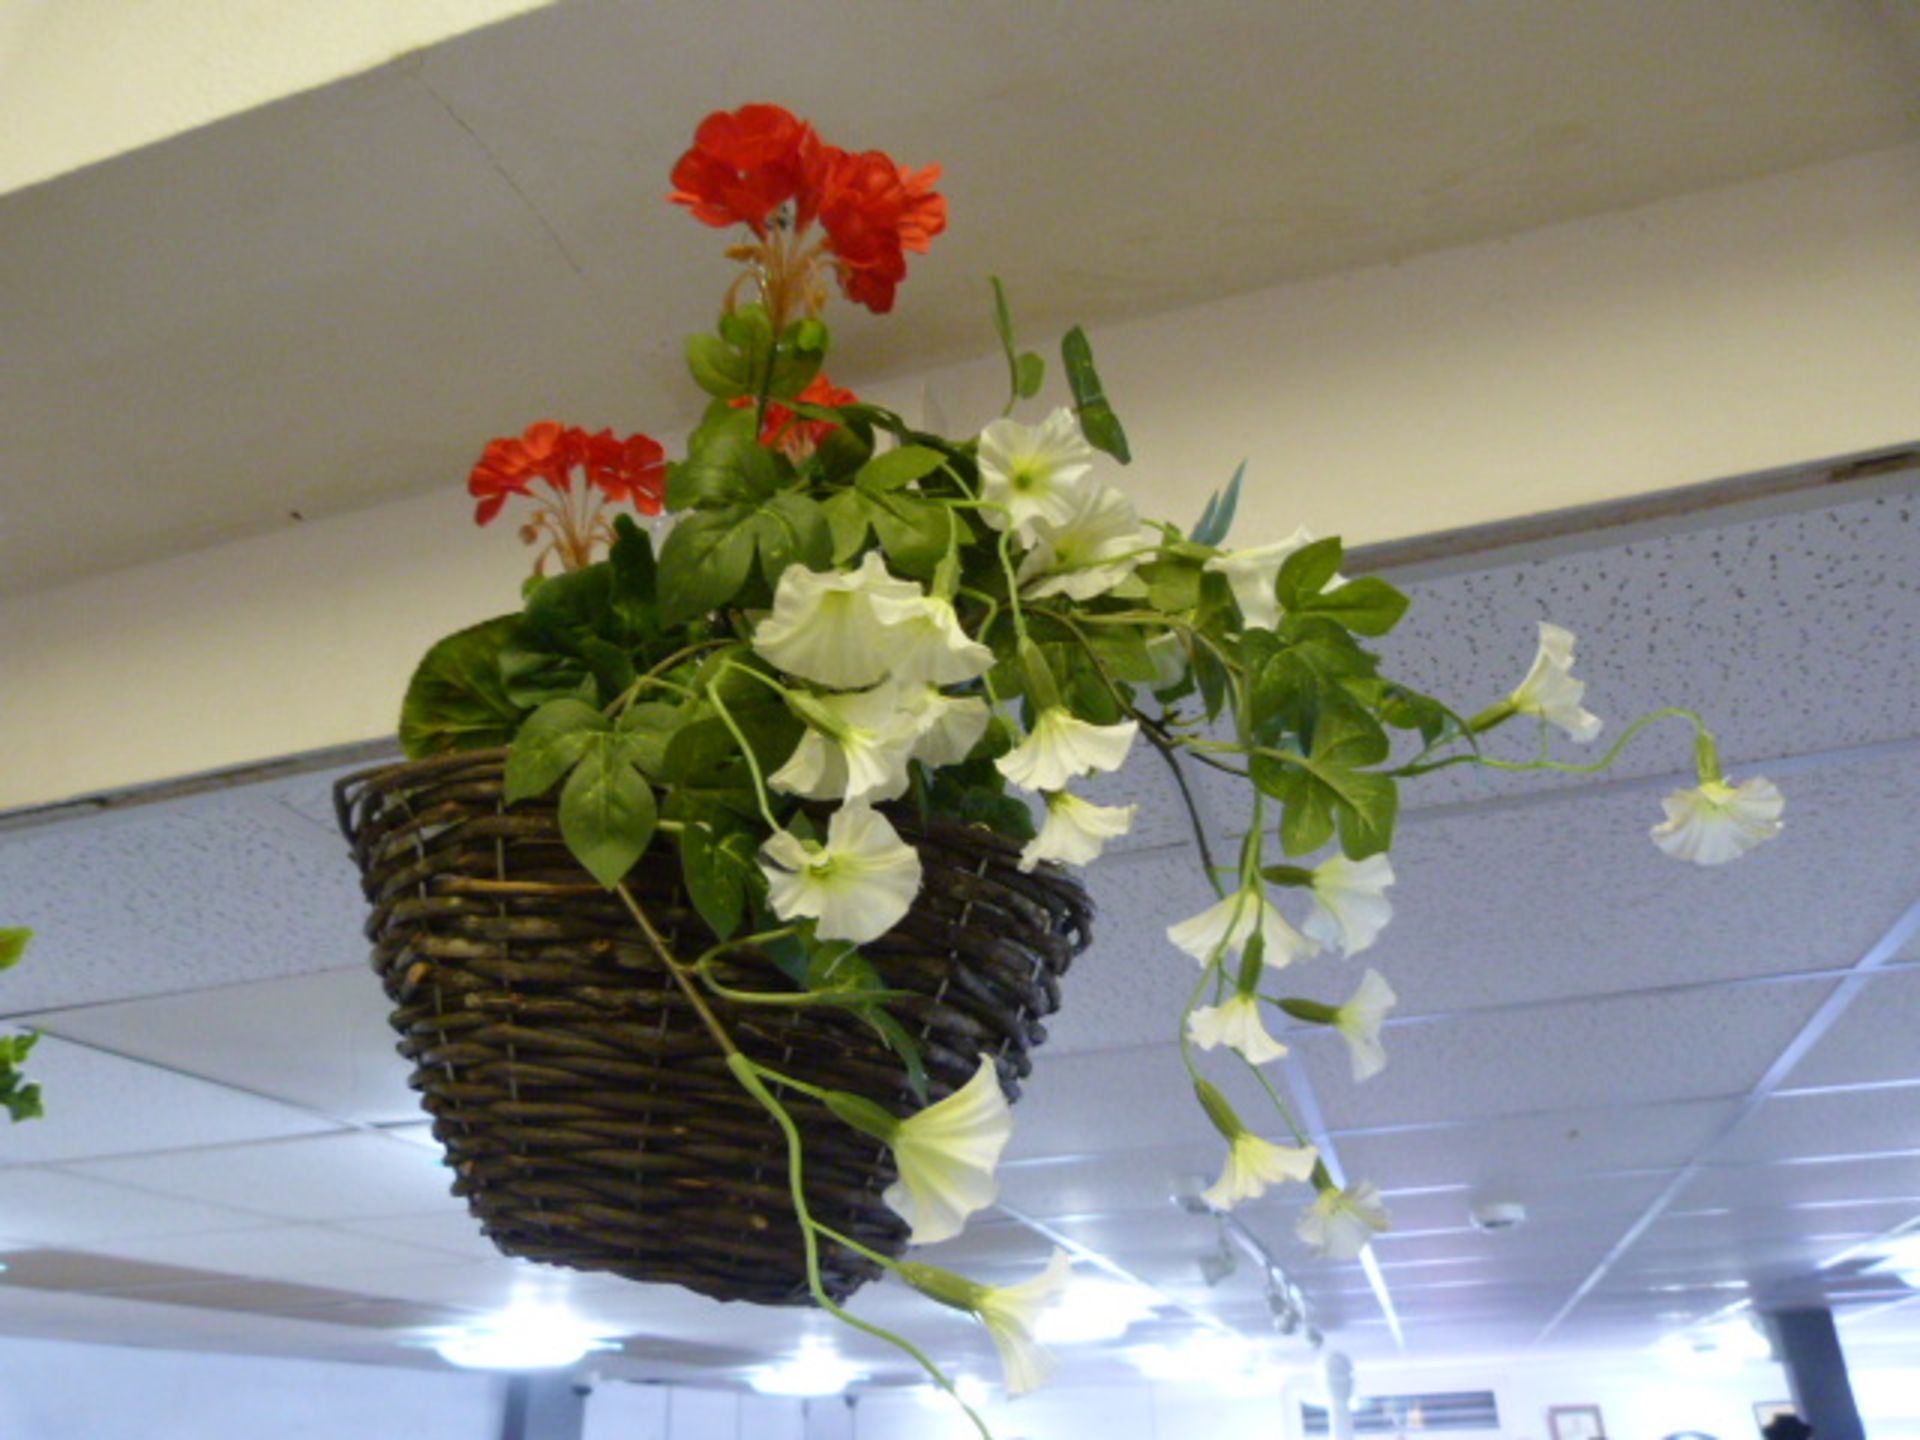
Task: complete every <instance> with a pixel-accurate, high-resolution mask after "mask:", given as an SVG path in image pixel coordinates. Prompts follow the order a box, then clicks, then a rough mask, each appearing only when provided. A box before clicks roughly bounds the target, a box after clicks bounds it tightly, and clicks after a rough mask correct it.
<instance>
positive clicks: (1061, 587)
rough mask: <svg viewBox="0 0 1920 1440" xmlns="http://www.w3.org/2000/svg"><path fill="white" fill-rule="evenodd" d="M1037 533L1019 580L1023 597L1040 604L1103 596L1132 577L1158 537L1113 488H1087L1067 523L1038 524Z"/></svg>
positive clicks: (1078, 499) (1124, 497)
mask: <svg viewBox="0 0 1920 1440" xmlns="http://www.w3.org/2000/svg"><path fill="white" fill-rule="evenodd" d="M1033 531H1034V545H1033V548H1032V549H1031V550H1029V551H1028V552H1027V553H1026V556H1025V558H1023V559H1022V560H1021V562H1020V569H1019V572H1018V574H1017V576H1016V577H1015V578H1016V579H1018V580H1019V582H1020V589H1021V592H1022V593H1023V594H1025V595H1028V596H1031V597H1032V598H1034V599H1036V600H1037V599H1039V598H1041V597H1042V596H1046V595H1067V596H1071V597H1072V598H1073V599H1075V600H1091V599H1092V598H1093V597H1094V596H1096V595H1104V594H1106V593H1107V591H1109V590H1111V589H1112V588H1113V587H1114V586H1116V585H1118V584H1119V583H1120V582H1121V581H1122V580H1125V579H1126V578H1127V577H1128V576H1129V575H1131V574H1132V573H1133V572H1134V570H1135V569H1136V568H1137V567H1138V566H1139V564H1140V562H1141V560H1142V559H1144V558H1145V556H1144V553H1143V552H1144V551H1145V550H1147V549H1148V548H1149V547H1150V546H1152V545H1153V544H1154V536H1153V535H1152V534H1151V533H1150V532H1147V531H1143V530H1142V529H1141V528H1140V515H1139V512H1138V511H1136V510H1135V509H1134V508H1133V502H1132V501H1131V500H1129V499H1127V497H1126V496H1125V495H1124V494H1122V493H1121V492H1120V491H1119V490H1116V489H1115V488H1114V487H1113V486H1111V485H1088V486H1087V487H1085V488H1084V489H1082V490H1081V492H1080V494H1079V497H1078V498H1077V499H1076V500H1075V502H1074V506H1073V513H1072V514H1071V515H1069V516H1068V517H1067V519H1066V520H1065V521H1064V522H1063V523H1060V524H1057V525H1056V524H1054V523H1053V522H1052V521H1050V520H1046V519H1039V520H1036V521H1035V522H1034V525H1033Z"/></svg>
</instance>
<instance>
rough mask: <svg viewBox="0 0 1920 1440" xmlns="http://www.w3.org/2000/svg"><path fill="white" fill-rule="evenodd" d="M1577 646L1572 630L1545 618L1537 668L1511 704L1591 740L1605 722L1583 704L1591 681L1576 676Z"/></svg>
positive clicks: (1536, 655) (1521, 712)
mask: <svg viewBox="0 0 1920 1440" xmlns="http://www.w3.org/2000/svg"><path fill="white" fill-rule="evenodd" d="M1573 645H1574V639H1573V632H1572V631H1571V630H1566V629H1563V628H1562V627H1560V626H1558V625H1550V624H1548V623H1547V622H1546V621H1544V620H1543V621H1541V622H1540V649H1539V650H1538V651H1537V652H1536V653H1535V655H1534V657H1533V668H1532V669H1531V670H1529V671H1527V678H1526V679H1524V680H1522V681H1521V682H1520V688H1519V689H1517V690H1515V691H1514V692H1513V694H1512V695H1510V696H1508V697H1507V703H1508V704H1509V705H1511V706H1512V707H1513V708H1514V710H1515V711H1516V712H1518V713H1519V714H1521V715H1538V716H1539V717H1540V718H1541V719H1543V720H1545V721H1546V722H1547V723H1548V724H1549V725H1558V726H1559V727H1560V728H1561V729H1562V730H1564V731H1566V732H1567V734H1569V735H1570V736H1572V737H1573V738H1574V739H1575V740H1591V739H1593V737H1594V736H1596V735H1598V734H1599V733H1600V726H1601V723H1602V722H1601V719H1600V717H1599V716H1598V715H1595V714H1593V713H1592V712H1591V711H1589V710H1586V709H1583V708H1582V707H1581V704H1580V700H1581V697H1583V696H1584V695H1585V694H1586V693H1587V682H1586V681H1584V680H1576V679H1574V678H1573Z"/></svg>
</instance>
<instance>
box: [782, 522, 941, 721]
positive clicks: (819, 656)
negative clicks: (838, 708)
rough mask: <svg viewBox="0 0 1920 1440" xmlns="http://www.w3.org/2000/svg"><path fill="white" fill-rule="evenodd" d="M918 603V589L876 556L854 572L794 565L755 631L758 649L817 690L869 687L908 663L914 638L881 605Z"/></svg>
mask: <svg viewBox="0 0 1920 1440" xmlns="http://www.w3.org/2000/svg"><path fill="white" fill-rule="evenodd" d="M917 598H923V597H921V594H920V587H919V586H918V585H916V584H914V583H913V582H912V581H909V580H899V579H896V578H894V577H893V576H892V575H890V574H888V573H887V567H886V564H885V562H884V561H883V560H882V559H881V558H880V552H879V551H877V550H869V551H868V552H867V554H866V556H865V558H864V559H862V560H861V562H860V566H859V568H858V569H856V570H851V571H845V572H842V571H837V570H824V571H823V570H809V569H807V568H806V566H804V565H789V566H788V567H787V568H786V569H785V570H783V571H781V572H780V583H779V584H778V585H777V586H775V587H774V592H773V611H772V613H771V614H769V615H768V616H767V617H766V618H765V619H764V620H762V621H761V622H760V623H759V624H758V625H756V626H755V627H754V631H753V648H754V650H755V651H756V652H757V653H758V654H760V655H761V656H763V657H765V658H766V659H768V660H770V661H772V662H773V663H774V664H775V665H778V666H779V667H780V668H781V669H782V670H784V671H786V672H787V673H788V674H789V675H797V676H799V677H800V678H801V679H802V680H811V681H812V682H813V683H814V684H816V685H826V686H830V687H832V688H833V689H836V690H852V689H857V688H860V687H862V686H867V685H872V684H874V683H875V682H876V681H879V680H881V679H884V678H885V677H886V676H887V675H889V674H891V673H892V672H893V671H894V669H895V667H897V666H898V665H900V664H901V663H902V662H903V661H905V660H906V659H907V658H908V655H909V653H910V652H911V651H912V650H913V649H914V648H915V646H916V639H917V637H916V636H915V635H914V634H913V633H912V632H911V631H909V630H908V629H907V628H905V627H903V626H901V625H900V624H898V623H897V620H898V615H897V613H893V612H885V611H883V609H882V606H883V604H884V603H885V602H894V603H895V604H896V605H897V603H898V602H901V601H912V600H914V599H917Z"/></svg>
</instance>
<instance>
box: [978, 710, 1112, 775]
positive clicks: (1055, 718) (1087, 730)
mask: <svg viewBox="0 0 1920 1440" xmlns="http://www.w3.org/2000/svg"><path fill="white" fill-rule="evenodd" d="M1139 729H1140V723H1139V722H1138V721H1137V720H1123V721H1121V722H1120V723H1119V724H1118V725H1095V724H1093V723H1092V722H1090V721H1087V720H1082V719H1080V718H1079V717H1078V716H1076V715H1074V714H1073V712H1072V711H1070V710H1068V709H1067V708H1066V707H1065V706H1062V705H1049V706H1048V707H1047V708H1046V709H1045V710H1042V711H1041V712H1040V718H1039V719H1038V720H1035V721H1034V722H1033V729H1032V730H1031V731H1030V732H1029V733H1028V735H1027V738H1026V739H1024V740H1022V741H1021V742H1020V743H1019V744H1018V745H1016V746H1015V747H1014V748H1013V749H1011V750H1009V751H1008V752H1007V753H1006V754H1005V755H1002V756H1001V757H1000V758H999V759H998V760H996V761H994V762H993V763H994V765H995V766H996V767H997V768H998V769H999V771H1000V773H1001V774H1002V775H1004V776H1006V777H1007V779H1009V780H1011V781H1012V782H1013V783H1014V784H1016V785H1019V786H1022V787H1024V788H1026V789H1028V790H1063V789H1065V788H1066V784H1067V782H1068V781H1069V780H1072V779H1074V778H1075V777H1076V776H1080V775H1092V774H1094V773H1095V772H1096V771H1101V770H1118V769H1119V768H1120V767H1121V766H1122V765H1124V764H1126V761H1127V751H1128V750H1129V749H1131V748H1132V746H1133V737H1134V736H1135V735H1136V734H1137V733H1138V732H1139Z"/></svg>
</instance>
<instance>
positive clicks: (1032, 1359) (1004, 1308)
mask: <svg viewBox="0 0 1920 1440" xmlns="http://www.w3.org/2000/svg"><path fill="white" fill-rule="evenodd" d="M898 1268H899V1274H900V1278H901V1279H903V1280H905V1281H906V1282H907V1283H908V1284H909V1285H911V1286H913V1288H914V1289H916V1290H918V1291H919V1292H920V1293H921V1294H923V1295H926V1296H929V1297H930V1298H932V1299H934V1300H938V1301H939V1302H940V1303H941V1304H942V1305H947V1306H951V1307H952V1308H953V1309H955V1310H964V1311H966V1312H967V1313H968V1314H970V1315H972V1316H974V1317H975V1318H976V1319H978V1320H979V1321H980V1323H981V1324H983V1325H985V1326H986V1327H987V1336H988V1338H990V1339H991V1340H992V1341H993V1348H994V1349H995V1350H997V1351H999V1352H1000V1367H1001V1370H1002V1371H1003V1372H1004V1373H1005V1376H1006V1382H1007V1394H1008V1395H1009V1396H1015V1397H1017V1396H1021V1395H1026V1394H1029V1393H1030V1392H1032V1391H1034V1390H1037V1389H1039V1388H1040V1387H1041V1386H1042V1385H1044V1384H1046V1382H1047V1377H1048V1376H1050V1375H1051V1374H1053V1366H1054V1361H1053V1356H1051V1355H1049V1354H1048V1353H1047V1351H1046V1350H1045V1349H1044V1348H1043V1347H1042V1346H1041V1345H1040V1343H1039V1341H1038V1340H1037V1339H1036V1338H1035V1331H1036V1330H1037V1329H1038V1328H1039V1323H1040V1316H1041V1314H1042V1312H1043V1311H1045V1310H1046V1308H1047V1307H1048V1306H1049V1305H1051V1304H1052V1303H1053V1302H1054V1301H1055V1300H1057V1299H1058V1298H1059V1297H1060V1293H1061V1292H1062V1291H1063V1290H1065V1289H1066V1287H1067V1280H1068V1278H1069V1276H1070V1274H1071V1272H1072V1268H1073V1262H1072V1261H1071V1260H1069V1259H1068V1258H1067V1252H1066V1251H1064V1250H1062V1249H1059V1248H1058V1247H1055V1249H1054V1252H1053V1257H1052V1258H1051V1259H1050V1260H1048V1261H1047V1268H1046V1269H1045V1270H1043V1271H1041V1272H1040V1273H1039V1274H1038V1275H1036V1276H1035V1277H1034V1278H1033V1279H1031V1280H1023V1281H1021V1282H1020V1284H1018V1285H979V1284H975V1283H974V1282H973V1281H971V1280H969V1279H967V1278H966V1276H964V1275H956V1274H954V1273H953V1272H952V1271H951V1270H942V1269H941V1268H940V1267H939V1266H937V1265H926V1264H922V1263H920V1262H919V1261H915V1260H908V1261H904V1262H902V1263H901V1264H900V1266H899V1267H898Z"/></svg>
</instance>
